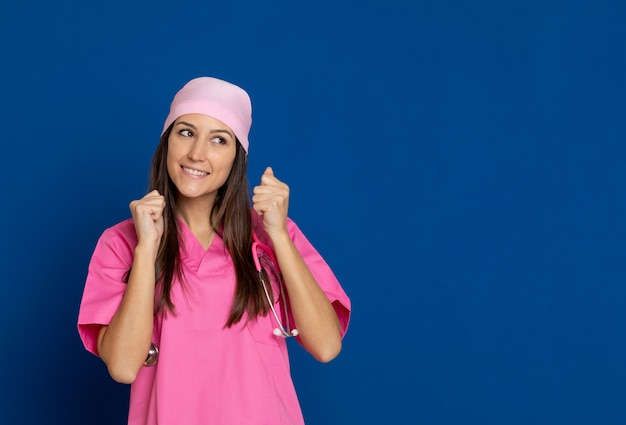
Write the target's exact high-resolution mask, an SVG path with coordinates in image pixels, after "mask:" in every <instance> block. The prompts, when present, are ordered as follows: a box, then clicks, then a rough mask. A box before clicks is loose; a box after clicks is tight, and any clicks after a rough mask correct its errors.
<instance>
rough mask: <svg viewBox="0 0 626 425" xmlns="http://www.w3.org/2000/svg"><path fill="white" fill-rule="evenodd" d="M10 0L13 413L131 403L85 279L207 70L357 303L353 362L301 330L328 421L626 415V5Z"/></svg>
mask: <svg viewBox="0 0 626 425" xmlns="http://www.w3.org/2000/svg"><path fill="white" fill-rule="evenodd" d="M10 3H12V4H9V2H5V3H3V4H2V5H1V6H0V40H1V41H0V47H1V49H0V55H1V57H2V76H3V78H2V79H1V80H0V99H1V106H0V108H1V116H2V117H3V122H4V125H3V137H2V139H3V154H2V166H1V167H0V173H1V174H0V177H2V181H3V182H4V185H3V191H4V196H3V197H2V198H3V201H2V208H1V214H2V222H3V223H4V225H3V226H2V228H1V230H0V236H1V241H2V255H1V256H0V258H1V261H2V273H3V277H2V278H1V279H2V284H3V285H2V287H3V291H2V293H3V295H4V296H3V297H2V299H0V312H1V314H2V317H1V320H0V368H1V369H0V372H1V374H0V377H1V379H2V385H1V389H0V391H2V394H1V397H0V422H1V423H2V424H33V423H46V424H65V425H67V424H86V423H89V424H92V425H98V424H113V423H119V424H121V423H124V421H125V418H126V409H127V397H128V387H127V386H124V385H120V384H117V383H115V382H114V381H112V379H111V378H110V377H109V376H108V374H107V371H106V368H105V367H104V364H103V363H102V362H101V361H100V360H99V359H98V358H96V357H95V356H93V355H91V354H89V353H88V352H86V351H85V350H84V349H83V347H82V344H81V342H80V339H79V337H78V333H77V331H76V319H77V313H78V306H79V303H80V297H81V295H82V289H83V284H84V278H85V275H86V269H87V265H88V262H89V258H90V255H91V252H92V250H93V248H94V245H95V242H96V240H97V238H98V237H99V235H100V233H101V232H102V230H104V228H105V227H108V226H110V225H112V224H114V223H116V222H118V221H120V220H122V219H125V218H127V217H128V216H129V211H128V203H129V202H130V200H132V199H135V198H138V197H141V196H142V195H143V193H144V192H145V189H146V182H147V172H148V166H149V162H150V159H151V156H152V153H153V150H154V148H155V146H156V143H157V139H158V137H159V134H160V130H161V126H162V122H163V120H164V118H165V116H166V114H167V108H168V106H169V102H170V100H171V97H172V96H173V95H174V93H175V92H176V91H177V90H178V89H179V88H180V87H181V86H182V85H183V84H184V83H185V82H186V81H187V80H189V79H191V78H193V77H196V76H200V75H211V76H216V77H220V78H224V79H227V80H230V81H232V82H234V83H237V84H239V85H241V86H243V87H245V88H246V89H247V90H248V91H249V92H250V94H251V96H252V101H253V107H254V111H253V117H254V123H253V127H252V132H251V149H250V180H251V183H252V184H255V183H256V182H257V181H258V178H259V177H260V174H261V173H262V171H263V169H264V168H265V167H266V166H268V165H271V166H273V167H274V170H275V173H276V175H277V176H278V177H279V178H281V179H282V180H284V181H286V182H287V183H289V185H290V187H291V191H292V197H291V206H290V215H291V217H292V218H293V219H294V220H295V221H296V222H297V223H298V224H299V225H300V227H301V228H302V229H303V231H304V232H305V233H306V234H307V236H308V237H309V238H310V239H311V241H312V242H313V243H314V244H315V245H316V246H317V248H318V249H319V251H320V252H321V253H322V254H323V255H324V256H325V257H326V259H327V261H328V262H329V263H330V264H331V266H333V268H334V269H335V271H336V274H337V276H338V277H339V278H340V280H341V281H342V283H343V285H344V288H345V289H346V291H347V292H348V294H349V295H350V296H351V299H352V302H353V317H352V322H351V325H350V329H349V331H348V334H347V336H346V338H345V340H344V350H343V352H342V354H341V355H340V356H339V357H338V358H337V359H336V360H334V361H333V362H331V363H330V364H319V363H317V362H315V361H314V360H313V359H312V358H311V357H309V356H308V355H307V354H306V353H304V351H303V350H301V349H300V348H299V347H297V346H296V345H295V344H293V345H290V347H291V349H292V350H291V353H292V370H293V376H294V380H295V383H296V386H297V388H298V391H299V394H300V397H301V401H302V406H303V410H304V413H305V417H306V419H307V420H308V423H309V424H311V425H316V424H324V425H332V424H345V423H355V424H356V423H390V424H391V423H393V424H442V425H443V424H445V425H448V424H481V425H486V424H520V425H522V424H524V425H526V424H530V423H532V424H568V425H571V424H589V423H601V424H621V425H623V424H624V423H625V422H626V411H625V410H624V408H623V403H624V399H625V397H626V339H625V337H624V335H625V329H626V309H625V308H624V300H625V296H626V289H625V286H624V276H625V272H626V267H625V263H624V254H625V241H626V225H625V224H624V220H625V217H626V202H625V198H624V187H625V184H626V174H625V173H624V164H625V163H626V162H625V160H626V146H625V142H626V130H625V125H624V116H625V108H624V99H625V98H626V83H625V78H624V75H626V74H625V73H626V58H625V54H624V43H625V41H626V31H625V29H624V22H626V7H625V4H626V3H624V2H620V1H613V2H610V1H593V2H592V1H556V0H554V1H543V0H542V1H539V0H530V1H507V2H501V1H485V0H481V1H478V2H463V1H458V0H456V1H455V0H444V1H431V2H418V1H404V0H390V1H385V2H375V1H353V2H347V1H341V0H334V1H326V0H323V1H316V2H304V3H303V2H295V1H284V0H273V1H265V2H260V1H247V2H242V1H228V2H226V1H224V2H209V1H204V2H194V1H177V2H165V1H143V2H137V1H135V2H123V1H109V2H100V3H97V4H91V3H90V2H69V1H60V2H43V1H41V2H36V1H32V0H25V1H20V2H10Z"/></svg>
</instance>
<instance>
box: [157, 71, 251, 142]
mask: <svg viewBox="0 0 626 425" xmlns="http://www.w3.org/2000/svg"><path fill="white" fill-rule="evenodd" d="M185 114H202V115H208V116H210V117H213V118H215V119H217V120H220V121H221V122H223V123H224V124H226V125H227V126H228V127H229V128H230V129H231V130H232V131H233V132H234V133H235V136H237V139H238V140H239V142H240V143H241V145H242V146H243V148H244V149H245V151H246V152H248V145H249V142H248V133H249V132H250V126H251V125H252V105H251V103H250V96H248V93H246V91H245V90H243V89H242V88H241V87H239V86H236V85H234V84H231V83H229V82H227V81H223V80H219V79H217V78H213V77H198V78H194V79H193V80H191V81H189V82H188V83H187V84H185V86H184V87H183V88H182V89H180V90H179V91H178V93H176V96H174V100H172V104H171V105H170V113H169V115H168V116H167V118H166V119H165V125H164V126H163V131H162V132H161V135H163V133H165V130H167V128H168V127H169V126H170V125H171V124H172V123H173V122H174V121H175V120H176V119H177V118H178V117H180V116H181V115H185Z"/></svg>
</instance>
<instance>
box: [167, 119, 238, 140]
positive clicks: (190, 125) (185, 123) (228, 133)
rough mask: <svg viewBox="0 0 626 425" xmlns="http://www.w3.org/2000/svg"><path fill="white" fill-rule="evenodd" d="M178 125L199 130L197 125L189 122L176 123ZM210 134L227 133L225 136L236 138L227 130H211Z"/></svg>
mask: <svg viewBox="0 0 626 425" xmlns="http://www.w3.org/2000/svg"><path fill="white" fill-rule="evenodd" d="M176 125H186V126H188V127H191V128H193V129H194V130H197V129H198V127H196V126H195V125H193V124H192V123H190V122H187V121H178V122H177V123H176ZM210 133H225V134H227V135H229V136H230V137H232V138H235V136H234V134H233V133H232V132H230V131H228V130H226V129H221V128H218V129H215V130H211V131H210Z"/></svg>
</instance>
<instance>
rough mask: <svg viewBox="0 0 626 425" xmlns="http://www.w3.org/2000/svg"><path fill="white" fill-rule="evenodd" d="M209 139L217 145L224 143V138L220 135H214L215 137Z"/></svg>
mask: <svg viewBox="0 0 626 425" xmlns="http://www.w3.org/2000/svg"><path fill="white" fill-rule="evenodd" d="M211 141H212V142H214V143H217V144H219V145H224V144H226V139H224V138H223V137H220V136H216V137H214V138H212V139H211Z"/></svg>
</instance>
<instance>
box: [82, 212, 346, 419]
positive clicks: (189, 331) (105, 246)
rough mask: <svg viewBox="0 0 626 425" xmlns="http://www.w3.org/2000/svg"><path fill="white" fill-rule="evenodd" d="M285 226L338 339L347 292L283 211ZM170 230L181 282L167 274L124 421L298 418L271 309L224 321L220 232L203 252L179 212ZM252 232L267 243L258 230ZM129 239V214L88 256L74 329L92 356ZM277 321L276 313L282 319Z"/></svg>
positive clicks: (227, 275)
mask: <svg viewBox="0 0 626 425" xmlns="http://www.w3.org/2000/svg"><path fill="white" fill-rule="evenodd" d="M253 214H254V213H253ZM287 228H288V231H289V234H290V235H291V238H292V240H293V241H294V243H295V245H296V247H297V248H298V251H299V252H300V254H301V255H302V257H303V259H304V261H305V263H306V264H307V265H308V267H309V269H310V270H311V273H312V274H313V276H314V277H315V279H316V280H317V282H318V283H319V285H320V286H321V288H322V290H323V291H324V293H325V294H326V296H327V297H328V299H329V300H330V301H331V303H332V304H333V306H334V308H335V311H336V312H337V316H338V317H339V322H340V324H341V336H342V337H343V336H344V335H345V332H346V330H347V328H348V322H349V318H350V309H351V306H350V300H349V298H348V296H347V295H346V293H345V292H344V290H343V289H342V287H341V285H340V284H339V282H338V281H337V279H336V277H335V275H334V274H333V272H332V270H331V269H330V267H329V266H328V265H327V263H326V262H325V261H324V259H323V258H322V257H321V256H320V254H319V253H318V252H317V251H316V250H315V248H314V247H313V246H312V245H311V243H310V242H309V241H308V240H307V239H306V237H305V236H304V234H303V233H302V232H301V231H300V229H299V228H298V227H297V225H296V224H295V223H294V222H293V221H292V220H290V219H288V225H287ZM179 229H180V231H179V233H180V240H181V244H180V245H181V248H180V249H181V262H182V266H183V270H184V277H185V283H184V288H183V286H181V284H180V282H179V281H177V280H175V282H174V285H173V287H172V291H171V296H172V300H173V302H174V305H175V308H176V315H173V314H172V313H163V314H162V313H159V314H158V315H155V325H154V333H153V342H154V343H155V344H156V345H157V346H158V347H159V359H158V362H157V364H156V365H155V366H151V367H148V366H144V367H142V369H141V370H140V371H139V374H138V375H137V379H136V380H135V382H134V383H132V384H131V392H130V404H129V415H128V424H130V425H138V424H141V425H144V424H151V425H156V424H161V425H163V424H165V425H176V424H181V425H199V424H217V425H220V424H221V425H239V424H241V425H244V424H245V425H255V424H259V425H262V424H263V425H265V424H268V425H269V424H271V425H279V424H284V425H287V424H289V425H295V424H304V419H303V416H302V412H301V409H300V404H299V402H298V398H297V395H296V392H295V389H294V386H293V382H292V379H291V374H290V368H289V358H288V355H287V344H286V340H285V339H284V338H282V337H280V336H275V335H274V334H273V329H274V328H276V327H277V324H276V321H275V319H274V316H273V315H272V313H271V312H270V313H269V314H268V315H267V316H265V317H259V318H258V319H257V320H256V321H251V322H249V323H247V324H246V316H244V318H243V319H242V320H241V321H240V322H239V323H237V324H236V325H234V326H232V327H230V328H226V327H224V324H225V323H226V320H227V318H228V315H229V312H230V307H231V302H232V299H233V295H234V291H235V274H234V273H235V272H234V268H233V264H232V261H231V258H230V255H229V254H228V252H227V251H226V250H225V247H224V245H223V242H222V239H221V238H220V237H219V236H216V237H215V239H214V240H213V243H212V244H211V246H210V247H209V249H208V250H205V249H204V248H203V247H202V246H201V245H200V243H199V242H198V240H197V239H196V238H195V236H194V235H193V234H192V233H191V231H190V230H189V229H188V228H187V226H186V225H185V224H184V223H183V222H182V221H180V220H179ZM257 234H258V235H259V238H260V239H261V241H262V242H264V243H266V244H268V245H270V244H269V243H268V240H267V238H266V239H265V240H264V238H263V236H265V233H264V232H262V231H257ZM136 244H137V235H136V233H135V227H134V224H133V221H132V219H128V220H126V221H123V222H121V223H119V224H117V225H115V226H113V227H111V228H109V229H107V230H105V231H104V232H103V234H102V235H101V237H100V239H99V240H98V243H97V245H96V248H95V250H94V253H93V256H92V258H91V262H90V264H89V270H88V274H87V279H86V282H85V288H84V293H83V297H82V301H81V305H80V310H79V314H78V332H79V335H80V337H81V339H82V341H83V344H84V346H85V348H86V349H87V350H88V351H90V352H91V353H93V354H95V355H98V352H97V337H98V331H99V328H100V325H108V324H109V323H110V321H111V318H112V317H113V315H114V314H115V312H116V310H117V308H118V306H119V305H120V302H121V300H122V296H123V295H124V290H125V288H126V284H125V283H124V275H125V274H126V273H127V272H128V270H129V269H130V266H131V264H132V261H133V252H134V248H135V246H136ZM270 246H271V245H270ZM251 255H252V253H251ZM274 293H276V291H274ZM276 311H277V313H278V312H279V311H283V310H282V305H276ZM279 314H280V313H279ZM285 319H286V318H284V317H281V321H282V323H283V324H285ZM291 323H293V321H291ZM146 354H147V353H146Z"/></svg>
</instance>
